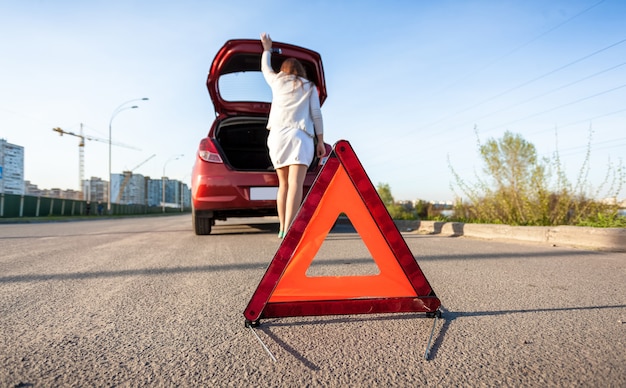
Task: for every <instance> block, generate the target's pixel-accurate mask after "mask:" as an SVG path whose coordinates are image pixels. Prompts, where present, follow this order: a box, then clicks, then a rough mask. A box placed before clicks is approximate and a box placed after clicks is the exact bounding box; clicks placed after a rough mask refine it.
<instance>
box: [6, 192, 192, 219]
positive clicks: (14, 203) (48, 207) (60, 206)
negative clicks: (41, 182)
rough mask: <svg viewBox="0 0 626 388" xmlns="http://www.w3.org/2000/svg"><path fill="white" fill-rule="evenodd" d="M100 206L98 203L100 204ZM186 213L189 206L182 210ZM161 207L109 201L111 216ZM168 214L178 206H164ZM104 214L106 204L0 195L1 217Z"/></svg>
mask: <svg viewBox="0 0 626 388" xmlns="http://www.w3.org/2000/svg"><path fill="white" fill-rule="evenodd" d="M99 205H100V206H99ZM183 211H184V212H189V211H190V209H188V208H185V209H183ZM162 212H163V209H162V208H161V206H148V205H122V204H117V203H112V204H111V214H112V215H133V214H154V213H162ZM165 212H167V213H181V209H180V208H173V207H166V208H165ZM104 214H107V210H106V204H98V203H97V202H91V203H89V202H87V201H80V200H75V199H64V198H52V197H36V196H30V195H16V194H0V218H23V217H49V216H90V215H104Z"/></svg>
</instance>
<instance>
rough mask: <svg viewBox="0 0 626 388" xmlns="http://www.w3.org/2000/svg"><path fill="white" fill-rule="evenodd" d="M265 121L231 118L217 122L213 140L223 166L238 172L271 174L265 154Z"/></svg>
mask: <svg viewBox="0 0 626 388" xmlns="http://www.w3.org/2000/svg"><path fill="white" fill-rule="evenodd" d="M266 125H267V118H266V117H252V116H251V117H233V118H229V119H225V120H223V121H222V122H220V124H219V126H218V127H217V128H216V130H215V139H216V140H217V143H218V144H219V147H220V148H221V150H222V154H223V156H224V157H225V159H226V160H225V161H226V163H227V164H228V165H229V166H230V167H232V168H233V169H235V170H240V171H268V170H273V169H274V167H273V166H272V161H271V160H270V157H269V154H268V150H267V135H268V134H269V131H268V130H267V129H266V128H265V126H266Z"/></svg>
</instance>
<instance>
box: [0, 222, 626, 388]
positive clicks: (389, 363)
mask: <svg viewBox="0 0 626 388" xmlns="http://www.w3.org/2000/svg"><path fill="white" fill-rule="evenodd" d="M237 222H247V223H248V224H237ZM249 222H261V223H259V224H250V223H249ZM276 232H277V225H276V224H275V223H274V222H272V220H254V221H253V220H250V219H248V220H233V221H232V222H229V223H227V224H224V223H222V224H219V225H217V226H216V227H215V228H214V235H211V236H203V237H199V236H195V235H194V234H193V232H192V229H191V222H190V216H188V215H185V216H170V217H157V218H135V219H122V220H98V221H83V222H66V223H41V224H17V225H0V330H1V332H0V387H28V386H35V387H50V386H77V387H85V386H186V387H190V386H206V387H213V386H215V387H222V386H232V387H240V386H241V387H243V386H246V387H249V386H255V387H256V386H258V387H273V386H285V387H304V386H310V387H317V386H322V387H335V386H354V387H359V386H363V387H372V386H399V387H407V386H411V387H413V386H438V387H459V386H494V387H495V386H498V387H500V386H513V387H522V386H523V387H528V386H536V387H547V386H559V387H560V386H566V387H572V386H577V387H578V386H582V387H625V386H626V323H624V322H626V253H606V252H593V251H583V250H575V249H565V248H556V247H554V248H546V247H545V246H536V245H530V244H512V243H503V242H492V241H489V242H487V241H481V240H472V239H468V238H463V237H461V238H454V237H441V236H429V235H418V234H410V233H408V234H404V237H405V240H406V241H407V243H408V245H409V247H410V248H411V250H412V252H413V253H414V255H415V256H416V258H417V261H418V263H419V265H420V267H421V268H422V270H423V271H424V273H425V275H426V277H427V278H428V281H429V282H430V284H431V285H432V287H433V289H434V290H435V292H436V293H437V295H438V296H439V298H440V299H441V301H442V305H443V307H444V308H443V319H441V320H439V323H438V325H437V327H436V329H435V336H434V344H433V348H432V353H431V357H430V360H428V361H427V360H425V359H424V357H423V356H424V350H425V347H426V343H427V340H428V337H429V335H430V331H431V327H432V322H433V320H432V319H429V318H425V317H424V316H423V314H386V315H362V316H332V317H308V318H302V317H300V318H281V319H268V320H264V321H262V325H261V327H259V328H257V329H254V330H255V333H256V334H257V335H258V336H259V338H261V340H262V341H263V342H264V343H265V344H266V345H267V347H268V349H269V350H270V351H271V353H272V354H273V355H274V357H275V358H276V361H275V362H274V361H273V360H272V358H270V356H269V355H268V354H267V353H266V352H265V350H264V349H263V348H262V347H261V345H260V343H259V342H258V340H257V338H256V337H255V336H254V333H253V332H252V329H249V328H245V327H244V318H243V310H244V308H245V307H246V305H247V303H248V301H249V299H250V297H251V296H252V293H253V292H254V290H255V289H256V286H257V285H258V282H259V280H260V279H261V277H262V275H263V273H264V270H265V268H266V266H267V265H268V263H269V261H270V260H271V258H272V257H273V255H274V253H275V252H276V249H277V248H278V245H279V240H278V239H277V238H276ZM314 266H315V268H314V267H313V266H312V267H311V270H312V271H313V270H314V271H316V272H315V273H319V274H336V275H342V276H348V275H354V274H368V273H372V271H375V270H376V267H375V265H373V264H372V261H371V257H370V255H369V252H368V251H367V248H366V247H365V246H364V245H363V242H362V241H361V239H360V237H359V235H358V234H354V233H347V232H346V231H338V232H335V233H331V234H330V235H329V236H328V238H327V239H326V240H325V242H324V244H323V245H322V248H321V250H320V252H319V253H318V255H317V256H316V259H315V261H314ZM312 276H315V274H313V275H312Z"/></svg>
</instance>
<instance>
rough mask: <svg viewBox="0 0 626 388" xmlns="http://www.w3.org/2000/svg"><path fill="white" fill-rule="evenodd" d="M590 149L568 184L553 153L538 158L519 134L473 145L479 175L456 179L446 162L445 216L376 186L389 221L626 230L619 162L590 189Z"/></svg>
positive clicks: (430, 206) (425, 204)
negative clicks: (448, 201) (449, 193)
mask: <svg viewBox="0 0 626 388" xmlns="http://www.w3.org/2000/svg"><path fill="white" fill-rule="evenodd" d="M477 138H478V136H477ZM590 148H591V147H590V141H589V142H588V144H587V154H586V158H585V160H584V162H583V165H582V166H581V168H580V170H579V172H578V176H577V177H576V180H575V183H572V182H570V180H569V179H568V178H567V177H566V175H565V173H564V169H563V165H562V163H561V160H560V157H559V154H558V152H556V153H555V154H554V155H553V157H551V158H539V157H538V156H537V152H536V149H535V146H534V145H533V144H532V143H529V142H527V141H526V140H525V139H524V138H523V137H522V136H521V135H519V134H513V133H511V132H506V133H505V134H504V135H503V137H502V138H500V139H493V138H490V139H489V140H487V142H485V143H484V144H481V143H480V140H478V151H479V153H480V157H481V159H482V162H483V171H482V174H480V175H479V174H475V176H474V181H473V182H470V181H468V180H466V179H464V178H462V177H461V176H459V174H458V173H457V172H456V171H455V169H454V168H453V166H452V165H451V164H450V162H448V165H449V168H450V171H451V172H452V175H453V178H454V184H453V185H452V190H453V191H454V193H455V194H456V196H457V198H459V199H457V200H456V202H455V204H454V206H453V211H448V212H446V209H442V208H439V209H438V208H436V206H434V205H433V204H430V203H428V202H426V201H417V202H416V203H415V204H413V203H399V202H396V201H394V199H393V196H392V195H391V188H390V187H389V185H388V184H384V183H383V184H379V185H378V186H377V189H378V192H379V194H380V196H381V199H382V200H383V202H384V203H385V205H386V206H387V209H388V210H389V213H390V214H391V216H392V218H394V219H425V220H428V219H429V220H440V221H443V220H447V221H458V222H466V223H489V224H506V225H524V226H556V225H576V226H593V227H604V228H608V227H622V228H623V227H626V217H625V216H623V215H620V213H619V211H620V209H619V203H618V201H617V199H618V198H619V195H620V193H621V191H622V188H623V185H624V181H625V179H626V174H625V171H624V168H623V166H622V164H621V161H620V162H619V163H618V164H614V163H613V162H611V161H610V160H609V161H608V162H607V167H606V175H605V178H604V181H603V182H602V183H601V184H600V185H599V186H598V187H596V188H592V186H591V184H590V183H589V182H588V180H587V177H588V175H589V169H590V166H589V157H590ZM607 193H608V194H607ZM602 194H604V196H603V197H602V198H601V195H602ZM460 198H464V199H463V200H461V199H460Z"/></svg>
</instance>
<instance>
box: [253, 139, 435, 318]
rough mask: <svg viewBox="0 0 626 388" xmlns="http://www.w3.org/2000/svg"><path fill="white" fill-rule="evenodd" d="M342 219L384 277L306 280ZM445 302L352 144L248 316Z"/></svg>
mask: <svg viewBox="0 0 626 388" xmlns="http://www.w3.org/2000/svg"><path fill="white" fill-rule="evenodd" d="M341 213H344V214H346V215H347V216H348V218H349V219H350V221H351V222H352V225H353V226H354V228H355V229H356V231H357V232H358V233H359V235H360V236H361V239H362V240H363V242H364V243H365V245H366V247H367V248H368V250H369V251H370V253H371V254H372V258H373V259H374V261H375V262H376V265H377V266H378V268H379V270H380V273H378V274H376V275H365V276H314V277H311V276H307V275H306V272H307V270H308V268H309V266H310V265H311V262H312V261H313V259H314V258H315V255H316V254H317V252H318V250H319V249H320V247H321V246H322V243H323V242H324V240H325V239H326V236H327V235H328V233H329V232H330V230H331V228H332V227H333V225H334V224H335V222H336V220H337V218H338V217H339V215H340V214H341ZM440 304H441V303H440V301H439V299H438V298H437V296H436V295H435V293H434V291H433V290H432V288H431V287H430V284H429V283H428V281H427V280H426V277H425V276H424V274H423V273H422V271H421V269H420V268H419V266H418V264H417V262H416V261H415V258H414V257H413V254H412V253H411V251H410V250H409V247H408V246H407V245H406V242H405V241H404V239H403V238H402V235H401V234H400V232H399V231H398V228H397V227H396V225H395V224H394V222H393V220H392V219H391V216H390V215H389V213H388V212H387V209H386V208H385V205H384V204H383V202H382V201H381V199H380V197H379V196H378V193H377V192H376V189H375V188H374V186H373V185H372V183H371V181H370V180H369V178H368V177H367V175H366V173H365V170H364V169H363V166H362V165H361V163H360V162H359V160H358V158H357V157H356V154H355V153H354V151H353V149H352V147H351V146H350V143H348V142H347V141H345V140H340V141H338V142H337V143H336V144H335V146H334V147H333V151H332V152H331V154H330V156H329V158H328V160H327V161H326V163H325V164H324V167H323V168H322V170H321V171H320V173H319V175H318V176H317V179H316V180H315V183H314V184H313V186H312V187H311V189H310V191H309V193H308V195H307V196H306V198H305V199H304V202H303V203H302V206H301V207H300V210H299V211H298V214H297V215H296V218H295V220H294V222H293V223H292V225H291V228H290V229H289V232H288V234H287V236H285V238H284V240H283V242H282V244H281V245H280V247H279V248H278V251H277V252H276V255H275V256H274V259H273V260H272V262H271V263H270V265H269V267H268V269H267V271H266V272H265V275H264V276H263V278H262V279H261V282H260V283H259V285H258V287H257V289H256V291H255V293H254V294H253V295H252V298H251V299H250V302H249V303H248V306H247V307H246V309H245V311H244V316H245V318H246V320H247V321H249V322H258V321H259V319H261V318H271V317H293V316H310V315H343V314H372V313H393V312H436V311H437V309H438V308H439V306H440Z"/></svg>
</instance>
